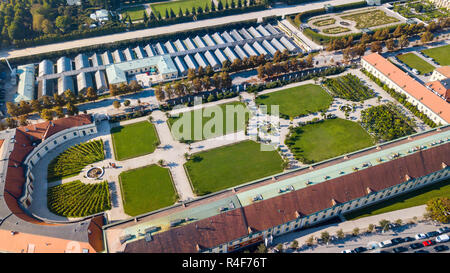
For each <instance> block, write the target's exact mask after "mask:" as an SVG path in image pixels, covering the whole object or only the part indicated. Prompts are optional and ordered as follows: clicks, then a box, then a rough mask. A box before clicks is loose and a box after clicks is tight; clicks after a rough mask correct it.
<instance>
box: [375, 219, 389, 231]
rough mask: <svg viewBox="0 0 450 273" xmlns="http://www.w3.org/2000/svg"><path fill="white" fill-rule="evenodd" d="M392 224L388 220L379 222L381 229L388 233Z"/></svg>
mask: <svg viewBox="0 0 450 273" xmlns="http://www.w3.org/2000/svg"><path fill="white" fill-rule="evenodd" d="M390 223H391V222H390V221H389V220H386V219H383V220H381V221H380V222H378V224H379V225H380V227H381V229H382V230H383V231H387V230H389V224H390Z"/></svg>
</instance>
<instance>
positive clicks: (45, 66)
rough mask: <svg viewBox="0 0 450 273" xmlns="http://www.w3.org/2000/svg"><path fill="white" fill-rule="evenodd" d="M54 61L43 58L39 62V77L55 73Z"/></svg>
mask: <svg viewBox="0 0 450 273" xmlns="http://www.w3.org/2000/svg"><path fill="white" fill-rule="evenodd" d="M53 73H54V71H53V62H52V61H50V60H43V61H42V62H40V63H39V74H38V75H39V77H42V76H44V75H50V74H53Z"/></svg>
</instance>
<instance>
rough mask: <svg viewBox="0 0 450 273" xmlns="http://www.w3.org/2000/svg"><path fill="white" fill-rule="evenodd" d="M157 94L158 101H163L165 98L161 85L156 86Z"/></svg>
mask: <svg viewBox="0 0 450 273" xmlns="http://www.w3.org/2000/svg"><path fill="white" fill-rule="evenodd" d="M155 96H156V99H157V100H158V101H163V100H164V99H165V97H166V96H165V94H164V91H163V90H162V87H161V85H157V86H156V87H155Z"/></svg>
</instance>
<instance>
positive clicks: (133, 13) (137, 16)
mask: <svg viewBox="0 0 450 273" xmlns="http://www.w3.org/2000/svg"><path fill="white" fill-rule="evenodd" d="M144 12H146V11H145V7H144V6H137V7H131V8H126V9H123V10H122V11H121V14H122V17H123V16H125V14H127V13H128V15H130V17H131V21H138V20H143V19H144ZM147 15H148V14H147Z"/></svg>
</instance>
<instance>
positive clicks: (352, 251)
mask: <svg viewBox="0 0 450 273" xmlns="http://www.w3.org/2000/svg"><path fill="white" fill-rule="evenodd" d="M341 253H355V251H354V250H353V249H346V250H342V252H341Z"/></svg>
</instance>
